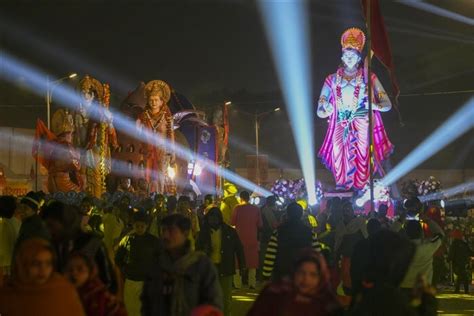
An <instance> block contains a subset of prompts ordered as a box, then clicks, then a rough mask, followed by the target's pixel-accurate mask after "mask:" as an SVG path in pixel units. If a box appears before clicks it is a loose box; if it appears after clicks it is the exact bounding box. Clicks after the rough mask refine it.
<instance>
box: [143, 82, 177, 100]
mask: <svg viewBox="0 0 474 316" xmlns="http://www.w3.org/2000/svg"><path fill="white" fill-rule="evenodd" d="M157 93H160V94H161V97H162V98H163V101H164V102H165V103H168V101H169V100H170V97H171V89H170V86H169V85H168V84H167V83H166V82H164V81H162V80H153V81H150V82H148V83H147V84H146V85H145V96H146V97H147V98H149V97H150V96H152V95H154V94H157Z"/></svg>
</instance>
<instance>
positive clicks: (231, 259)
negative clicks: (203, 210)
mask: <svg viewBox="0 0 474 316" xmlns="http://www.w3.org/2000/svg"><path fill="white" fill-rule="evenodd" d="M197 249H199V250H202V251H204V252H205V253H206V254H207V255H208V256H209V258H211V260H212V262H213V263H214V264H215V265H216V267H217V271H218V272H219V282H220V284H221V288H222V294H223V298H224V315H230V311H231V303H232V277H233V275H234V274H235V272H236V269H235V260H236V259H237V261H238V264H239V267H242V268H243V267H245V259H244V251H243V248H242V243H241V242H240V238H239V236H238V235H237V232H236V231H235V229H234V228H232V227H231V226H229V225H227V224H226V223H224V221H223V219H222V213H221V211H220V210H219V208H218V207H212V208H211V209H210V210H209V211H208V212H207V214H206V216H205V217H204V221H203V226H202V230H201V231H200V233H199V238H198V243H197Z"/></svg>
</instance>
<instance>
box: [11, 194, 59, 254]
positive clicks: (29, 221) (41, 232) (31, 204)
mask: <svg viewBox="0 0 474 316" xmlns="http://www.w3.org/2000/svg"><path fill="white" fill-rule="evenodd" d="M39 208H40V197H39V195H38V193H36V192H28V194H27V195H26V196H25V197H23V198H22V199H21V200H20V204H19V205H18V213H19V216H20V218H21V221H22V224H21V227H20V232H19V233H18V238H17V241H16V245H15V249H17V248H18V246H19V245H20V244H21V243H22V242H23V241H25V240H27V239H30V238H42V239H46V240H50V239H51V235H50V233H49V231H48V229H47V228H46V225H45V223H44V222H43V220H42V219H41V217H40V216H39V215H38V210H39Z"/></svg>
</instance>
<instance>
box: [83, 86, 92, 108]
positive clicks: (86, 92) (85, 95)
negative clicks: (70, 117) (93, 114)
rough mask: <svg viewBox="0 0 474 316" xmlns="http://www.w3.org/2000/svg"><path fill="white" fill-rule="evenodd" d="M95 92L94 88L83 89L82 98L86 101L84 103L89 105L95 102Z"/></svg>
mask: <svg viewBox="0 0 474 316" xmlns="http://www.w3.org/2000/svg"><path fill="white" fill-rule="evenodd" d="M94 98H95V95H94V92H93V91H92V90H83V91H82V100H83V101H84V104H85V105H87V106H89V105H91V104H92V102H94Z"/></svg>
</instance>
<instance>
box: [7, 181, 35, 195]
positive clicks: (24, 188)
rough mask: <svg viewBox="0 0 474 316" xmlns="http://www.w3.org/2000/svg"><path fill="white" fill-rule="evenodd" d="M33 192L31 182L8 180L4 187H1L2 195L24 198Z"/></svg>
mask: <svg viewBox="0 0 474 316" xmlns="http://www.w3.org/2000/svg"><path fill="white" fill-rule="evenodd" d="M31 190H32V183H31V181H30V180H11V179H7V180H6V183H5V185H4V186H2V187H0V192H1V193H0V194H1V195H13V196H23V195H26V193H28V192H30V191H31Z"/></svg>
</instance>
